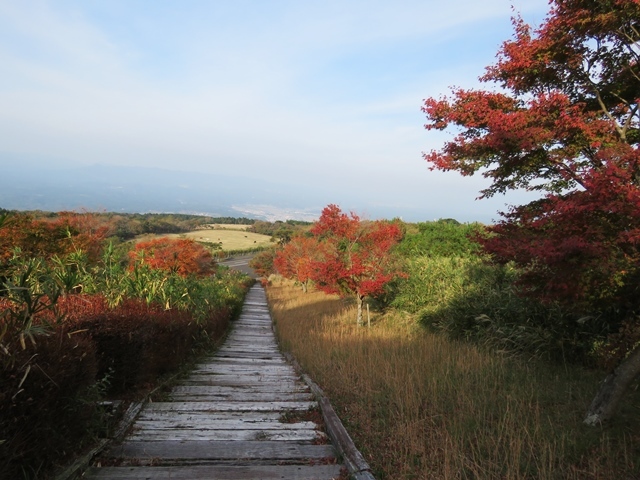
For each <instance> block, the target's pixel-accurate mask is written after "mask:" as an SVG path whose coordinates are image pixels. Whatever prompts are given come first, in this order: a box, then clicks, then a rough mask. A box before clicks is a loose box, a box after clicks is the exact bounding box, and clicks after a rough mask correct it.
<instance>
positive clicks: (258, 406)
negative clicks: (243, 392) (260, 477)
mask: <svg viewBox="0 0 640 480" xmlns="http://www.w3.org/2000/svg"><path fill="white" fill-rule="evenodd" d="M317 405H318V404H317V403H316V402H154V403H150V404H148V405H147V406H146V407H145V410H146V411H150V412H153V411H158V410H169V411H175V412H225V411H247V412H251V411H253V412H274V411H284V410H295V411H300V410H309V409H310V408H314V407H317Z"/></svg>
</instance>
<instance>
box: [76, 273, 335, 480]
mask: <svg viewBox="0 0 640 480" xmlns="http://www.w3.org/2000/svg"><path fill="white" fill-rule="evenodd" d="M317 408H318V405H317V403H316V402H315V401H314V399H313V396H312V394H311V393H310V391H309V388H308V387H307V385H306V384H305V383H303V382H302V381H301V380H300V378H299V377H298V376H297V375H296V373H295V371H294V369H293V367H292V366H291V365H289V364H288V363H287V362H286V361H285V359H284V358H283V356H282V355H281V353H280V352H279V351H278V347H277V344H276V340H275V337H274V335H273V331H272V329H271V316H270V314H269V310H268V308H267V301H266V296H265V293H264V289H263V288H262V287H260V286H259V285H256V286H254V287H252V288H251V290H250V291H249V293H248V295H247V298H246V300H245V304H244V308H243V311H242V314H241V315H240V318H239V319H238V320H237V321H236V322H235V325H234V327H233V329H232V331H231V333H230V334H229V337H228V338H227V340H226V341H225V343H224V344H223V345H222V346H221V347H220V349H219V350H218V351H217V352H216V354H215V355H214V356H212V357H210V358H209V359H207V360H206V361H205V362H204V363H202V364H200V365H198V366H197V367H196V369H195V370H194V371H192V373H191V375H190V376H189V377H188V378H187V379H185V380H183V381H182V382H181V383H180V384H179V385H178V386H176V387H175V388H174V389H173V390H172V392H171V394H170V398H169V401H166V402H154V403H148V404H147V405H145V407H144V408H143V409H142V411H141V413H140V415H139V417H138V418H137V420H136V422H135V423H134V427H133V431H132V432H131V433H130V435H129V436H128V437H127V438H126V439H125V440H124V442H123V443H122V444H120V445H116V446H113V447H112V448H111V449H110V450H109V451H107V453H106V455H103V456H102V457H101V459H100V460H99V462H100V465H102V466H94V467H92V468H90V469H89V470H88V472H87V473H86V475H85V478H89V479H100V480H116V479H117V480H133V479H136V480H141V479H149V480H151V479H153V480H155V479H159V480H162V479H175V480H187V479H189V480H197V479H220V480H226V479H233V480H242V479H247V480H248V479H264V480H268V479H291V480H302V479H318V480H320V479H322V480H328V479H337V478H339V476H340V470H341V465H339V464H337V461H336V456H335V452H334V449H333V447H332V446H331V444H330V443H329V442H328V440H327V438H326V436H325V434H324V433H323V432H321V431H319V430H318V429H317V425H316V424H315V423H314V422H313V421H311V419H312V418H314V417H315V416H316V415H313V414H312V412H311V413H310V412H309V410H310V409H312V410H313V409H317Z"/></svg>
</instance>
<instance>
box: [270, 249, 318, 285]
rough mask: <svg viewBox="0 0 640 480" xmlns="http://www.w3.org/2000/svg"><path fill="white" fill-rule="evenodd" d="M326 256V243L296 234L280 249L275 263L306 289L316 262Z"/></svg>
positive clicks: (284, 275) (280, 269)
mask: <svg viewBox="0 0 640 480" xmlns="http://www.w3.org/2000/svg"><path fill="white" fill-rule="evenodd" d="M325 257H326V251H325V244H324V243H322V242H318V241H317V240H316V239H315V238H311V237H306V236H296V237H293V238H292V239H291V241H290V242H288V243H287V244H286V245H285V246H284V247H283V248H282V250H279V251H278V253H277V254H276V257H275V259H274V261H273V265H274V267H275V269H276V270H277V271H278V273H280V274H281V275H282V276H283V277H285V278H290V279H294V280H296V281H298V282H300V283H301V284H302V288H303V290H304V291H306V290H307V287H308V285H309V282H310V281H311V280H312V278H313V268H314V262H318V261H320V262H321V261H323V260H324V258H325Z"/></svg>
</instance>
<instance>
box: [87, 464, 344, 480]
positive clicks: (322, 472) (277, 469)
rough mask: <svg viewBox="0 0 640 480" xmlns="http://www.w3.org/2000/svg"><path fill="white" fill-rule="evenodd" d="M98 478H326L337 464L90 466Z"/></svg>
mask: <svg viewBox="0 0 640 480" xmlns="http://www.w3.org/2000/svg"><path fill="white" fill-rule="evenodd" d="M89 475H90V476H91V477H92V478H95V479H97V480H150V479H153V480H169V479H171V480H211V479H216V480H276V479H277V480H282V479H288V480H329V479H332V478H337V477H338V476H339V475H340V465H335V464H334V465H276V466H274V465H237V466H236V465H219V466H213V465H205V466H203V465H193V466H174V467H109V468H92V469H91V470H90V471H89Z"/></svg>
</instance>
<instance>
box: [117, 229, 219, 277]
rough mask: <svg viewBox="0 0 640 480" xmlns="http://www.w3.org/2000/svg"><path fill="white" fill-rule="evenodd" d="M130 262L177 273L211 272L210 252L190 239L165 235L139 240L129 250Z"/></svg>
mask: <svg viewBox="0 0 640 480" xmlns="http://www.w3.org/2000/svg"><path fill="white" fill-rule="evenodd" d="M129 257H130V258H131V261H132V262H136V263H138V264H140V265H147V266H149V267H150V268H152V269H157V270H164V271H167V272H172V273H177V274H178V275H182V276H187V275H192V274H194V275H208V274H211V273H212V272H213V267H214V260H213V257H212V255H211V252H209V250H207V249H206V248H205V247H203V246H202V245H200V244H199V243H197V242H195V241H194V240H191V239H175V240H174V239H170V238H167V237H163V238H158V239H155V240H150V241H148V242H140V243H138V244H136V246H135V248H134V249H133V250H132V251H131V252H129Z"/></svg>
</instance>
